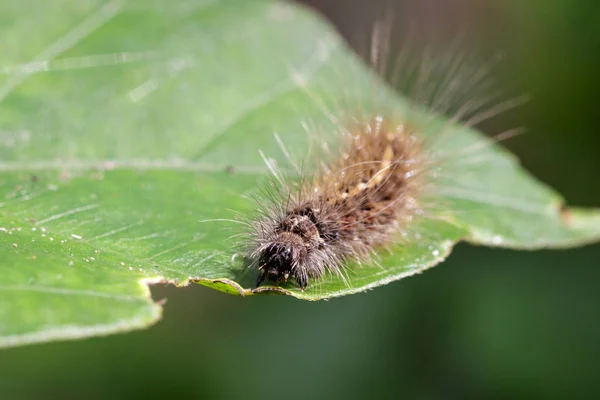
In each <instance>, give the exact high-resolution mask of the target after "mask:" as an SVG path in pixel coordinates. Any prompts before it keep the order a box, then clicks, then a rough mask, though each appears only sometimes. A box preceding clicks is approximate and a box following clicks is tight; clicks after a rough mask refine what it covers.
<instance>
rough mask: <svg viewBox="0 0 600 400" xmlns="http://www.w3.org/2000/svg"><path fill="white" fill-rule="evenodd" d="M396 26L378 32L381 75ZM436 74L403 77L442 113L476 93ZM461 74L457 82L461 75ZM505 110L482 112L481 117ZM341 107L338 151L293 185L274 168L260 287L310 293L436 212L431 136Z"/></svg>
mask: <svg viewBox="0 0 600 400" xmlns="http://www.w3.org/2000/svg"><path fill="white" fill-rule="evenodd" d="M390 27H391V23H390V22H389V21H383V22H380V23H379V24H378V25H377V26H376V27H375V29H374V30H373V35H372V40H371V48H370V57H369V60H370V64H371V68H372V69H373V71H374V72H375V73H376V75H375V77H374V79H377V78H379V77H380V76H381V75H384V74H385V72H386V63H387V55H388V52H389V49H388V45H389V41H388V39H389V35H390ZM446 62H447V63H448V65H446V66H445V68H446V69H450V68H455V67H456V65H455V64H454V62H455V60H454V59H453V58H449V59H447V60H446ZM405 64H407V63H405ZM401 67H406V65H401ZM394 69H396V68H394ZM442 69H443V68H442ZM437 72H439V71H437V70H435V68H431V65H430V64H428V63H422V64H419V63H417V64H415V65H409V67H406V68H405V70H404V73H405V74H407V75H411V76H413V77H414V78H413V81H416V82H412V84H413V85H414V86H415V87H416V89H414V88H413V89H412V90H410V92H411V94H413V95H414V96H413V97H415V98H416V100H417V103H421V104H425V105H437V106H438V107H437V110H438V111H439V109H440V108H443V107H446V106H448V104H450V103H451V102H452V101H457V99H458V98H459V97H460V95H463V94H464V91H466V90H471V89H473V87H472V86H469V85H465V87H463V88H462V89H461V90H460V91H457V90H456V89H455V88H454V87H453V83H454V80H449V81H448V82H446V83H445V87H444V88H443V90H440V87H439V86H440V85H439V84H435V85H430V82H429V81H428V80H429V79H435V77H433V75H434V74H435V73H437ZM469 72H470V71H469ZM396 73H400V71H396ZM461 73H463V74H466V73H467V72H465V71H462V72H461ZM453 74H454V78H456V76H458V75H459V73H456V72H454V73H453ZM470 78H471V80H470V81H469V84H470V85H475V84H477V83H479V81H480V77H477V76H473V77H470ZM421 80H423V81H424V82H420V81H421ZM428 85H430V86H431V87H428ZM442 86H444V85H442ZM423 87H425V88H426V89H423ZM469 100H471V99H469ZM508 105H509V106H511V105H512V104H508ZM481 106H482V105H481V104H477V102H470V103H469V102H467V104H464V105H463V107H460V108H459V109H458V110H457V111H456V113H455V117H456V119H460V118H462V117H463V116H464V115H467V114H470V113H473V112H474V111H477V110H478V109H479V108H480V107H481ZM504 108H506V105H502V107H499V108H498V109H496V110H491V111H490V110H488V111H487V112H484V113H483V114H478V115H477V116H476V117H473V118H474V119H473V121H477V122H478V121H480V120H481V119H482V118H481V116H482V115H483V116H484V117H487V116H490V115H494V114H495V113H496V112H499V111H502V110H503V109H504ZM443 111H447V110H443ZM339 113H340V114H342V117H340V118H336V121H337V125H338V128H339V131H340V132H339V136H340V140H339V142H340V144H339V147H338V150H337V151H336V152H335V154H333V155H330V156H329V158H328V159H327V160H326V161H325V162H324V163H323V165H320V166H318V167H317V168H316V169H315V170H314V171H312V175H310V176H309V177H307V176H304V178H302V179H301V180H300V181H292V182H286V181H283V180H282V179H281V178H279V176H278V175H279V174H278V173H277V172H276V171H274V170H273V167H272V166H270V168H271V169H272V172H273V175H274V176H275V178H277V180H278V181H279V183H280V185H279V186H277V185H273V186H272V187H273V190H271V193H270V194H269V197H270V199H269V204H266V205H265V204H262V205H261V209H260V215H259V216H257V217H255V218H252V219H250V220H249V221H248V223H249V224H250V226H251V227H252V228H251V232H250V233H249V244H248V246H247V248H248V250H247V254H248V255H249V258H250V259H251V260H252V266H253V267H255V268H256V269H258V271H259V272H258V278H257V282H256V285H257V286H258V285H260V284H261V283H262V282H263V281H264V280H265V279H267V278H268V279H269V280H271V281H273V282H274V283H276V284H280V283H282V282H287V281H288V280H294V281H295V282H296V283H297V284H298V285H299V287H300V288H301V289H305V288H306V287H307V286H308V284H309V281H310V280H311V279H319V278H321V277H323V276H324V275H325V274H327V273H332V274H335V275H338V276H340V277H341V278H342V279H345V277H344V268H345V266H346V265H347V263H348V262H349V261H358V262H371V261H374V256H375V255H376V254H377V251H378V250H379V249H380V248H382V247H386V246H387V245H388V244H393V243H396V242H398V241H399V240H401V239H400V236H401V234H402V233H404V232H406V231H407V230H410V226H411V224H412V222H413V221H414V220H415V219H416V218H421V217H423V216H426V215H427V214H428V213H429V211H428V210H427V209H426V205H425V202H424V200H423V198H422V193H423V192H424V190H425V189H426V187H427V186H428V184H429V183H430V182H431V181H432V180H434V171H435V168H434V166H436V165H437V164H438V162H439V160H437V159H436V157H434V155H433V154H432V153H431V152H429V151H426V150H425V137H424V135H423V134H422V132H420V130H419V129H417V128H414V127H413V126H412V124H411V123H410V121H409V120H408V119H407V118H406V115H404V114H403V113H396V112H394V110H388V109H382V110H374V111H369V112H367V113H360V112H359V113H356V114H353V113H351V112H350V111H348V110H341V111H339ZM440 129H443V127H442V128H440ZM510 133H511V134H512V131H511V132H510ZM267 164H268V162H267Z"/></svg>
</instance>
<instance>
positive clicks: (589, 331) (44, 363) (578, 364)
mask: <svg viewBox="0 0 600 400" xmlns="http://www.w3.org/2000/svg"><path fill="white" fill-rule="evenodd" d="M306 3H311V4H312V5H313V6H315V7H316V8H318V9H320V10H321V11H322V12H323V13H324V14H326V15H327V16H328V17H329V18H331V19H332V20H333V21H334V22H335V23H336V24H337V25H338V27H339V29H340V31H341V32H343V33H344V34H345V35H347V36H349V37H351V36H352V35H353V33H354V32H358V31H364V30H365V29H367V28H368V27H369V26H370V25H369V24H370V23H371V19H372V18H373V17H374V16H376V15H377V13H378V12H379V10H378V9H377V7H376V6H374V4H375V3H378V4H379V3H385V4H386V5H387V6H389V5H390V4H392V5H393V6H398V10H400V12H398V11H397V12H398V14H399V15H401V18H400V19H401V20H402V18H405V19H406V18H408V19H410V18H416V17H414V16H415V15H418V18H419V21H422V22H421V23H422V24H423V25H421V26H423V27H425V28H428V27H431V29H439V28H440V27H447V26H449V27H452V26H453V25H458V26H466V27H468V28H469V31H470V32H472V35H474V36H475V37H477V38H479V39H482V40H484V42H487V43H489V48H490V49H491V48H499V49H503V50H504V51H505V52H506V54H507V57H506V58H505V62H503V63H502V70H501V73H500V75H499V76H500V82H499V84H501V85H506V86H507V87H510V88H516V89H517V90H520V91H522V92H527V93H530V94H531V96H532V100H531V101H530V102H529V103H528V104H527V105H526V106H523V107H520V108H519V109H518V110H516V111H515V112H512V113H511V114H510V116H509V118H510V119H511V122H513V121H517V123H518V124H519V125H524V126H526V127H527V128H528V133H527V134H526V135H524V136H521V137H518V138H515V139H512V140H510V141H508V142H506V143H504V145H505V146H507V147H509V148H510V149H511V150H513V151H514V152H515V153H517V154H518V155H519V157H520V158H521V159H522V160H523V163H524V165H525V166H526V168H527V169H529V170H530V171H532V172H533V173H534V174H535V175H536V176H538V177H539V178H540V179H542V180H543V181H545V182H547V183H549V184H550V185H551V186H553V187H555V188H556V189H558V190H559V191H560V192H561V193H563V194H564V195H565V197H566V198H567V199H568V201H569V203H571V204H575V205H589V206H600V185H599V184H598V183H597V182H598V177H597V175H598V173H599V172H600V135H598V132H599V129H598V125H599V124H600V122H599V121H598V118H599V115H600V100H599V99H600V96H599V92H600V82H599V81H600V75H599V74H598V71H600V62H599V59H598V54H600V3H599V2H597V1H595V0H588V1H586V0H528V1H516V0H514V1H502V0H486V1H481V0H452V1H450V0H421V1H418V0H414V1H405V2H402V4H400V5H397V4H396V2H393V1H386V2H372V1H368V0H365V1H349V0H337V1H335V0H329V1H325V0H321V1H319V0H312V1H306ZM489 129H490V131H493V129H494V127H493V126H490V127H489ZM491 133H493V132H491ZM599 289H600V246H599V245H596V246H589V247H586V248H581V249H575V250H569V251H539V252H533V253H528V252H512V251H506V250H492V249H485V248H475V247H471V246H468V245H459V246H458V247H457V249H456V251H455V252H454V253H453V254H452V256H451V257H450V259H449V260H448V261H447V262H445V263H443V264H442V265H440V266H438V267H436V268H434V269H432V270H430V271H428V272H426V273H425V274H423V275H419V276H416V277H412V278H409V279H406V280H403V281H401V282H396V283H393V284H390V285H388V286H385V287H381V288H378V289H376V290H374V291H372V292H369V293H367V294H360V295H353V296H348V297H345V298H341V299H335V300H331V301H328V302H318V303H308V302H303V301H299V300H294V299H290V298H283V297H271V296H269V297H256V298H248V299H244V298H239V297H233V296H228V295H225V294H221V293H217V292H215V291H212V290H210V289H207V288H204V287H201V286H196V285H192V286H191V287H188V288H186V289H175V288H173V287H156V288H154V289H153V294H154V296H155V297H156V298H163V297H167V298H168V302H167V304H166V306H165V312H164V315H165V316H164V320H163V321H162V322H160V323H159V324H158V325H156V326H155V327H152V328H150V329H148V330H146V331H140V332H133V333H129V334H126V335H116V336H111V337H106V338H92V339H88V340H84V341H75V342H65V343H51V344H44V345H35V346H29V347H23V348H15V349H10V350H5V351H1V352H0V399H29V398H32V399H35V398H39V399H47V398H57V399H63V398H86V399H99V398H113V399H119V398H144V397H149V396H151V395H155V396H160V397H168V396H173V397H175V396H176V397H181V398H188V397H198V398H202V397H206V398H216V397H242V396H244V397H247V398H313V397H319V398H344V397H346V398H366V397H373V398H400V397H402V398H408V399H465V398H473V399H482V398H486V399H489V398H491V399H514V398H527V399H532V398H543V399H551V398H557V399H563V398H564V399H566V398H569V399H572V398H600V385H599V382H600V365H599V364H600V343H599V341H600V313H599V309H600V291H599Z"/></svg>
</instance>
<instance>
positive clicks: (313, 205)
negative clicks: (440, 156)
mask: <svg viewBox="0 0 600 400" xmlns="http://www.w3.org/2000/svg"><path fill="white" fill-rule="evenodd" d="M346 136H347V138H346V144H345V146H344V150H343V151H342V152H341V154H340V156H339V158H337V159H334V160H333V161H331V162H330V164H329V165H328V166H327V167H326V168H324V169H323V170H324V171H326V172H323V173H321V174H319V175H317V176H316V177H315V178H314V179H313V181H312V182H310V183H309V184H306V185H303V186H302V187H300V188H298V189H297V192H296V193H295V194H293V195H292V197H290V198H289V200H288V201H287V202H286V204H285V205H284V206H283V207H281V208H280V210H278V211H275V212H273V213H269V214H267V215H265V216H264V217H263V218H262V219H259V220H257V221H255V229H256V232H255V238H256V239H255V243H254V245H253V246H254V250H253V251H252V253H251V256H252V258H254V259H255V260H256V261H257V263H258V269H259V270H260V271H261V273H260V276H259V278H258V281H257V286H258V285H260V283H261V282H262V281H263V280H264V279H265V278H266V277H268V278H269V279H270V280H272V281H274V282H276V283H279V282H281V281H287V280H288V278H289V277H292V278H293V279H295V280H296V282H297V283H298V285H300V288H302V289H304V288H306V286H307V285H308V281H309V278H319V277H321V276H323V275H324V274H325V272H326V271H329V272H332V273H335V274H340V275H341V270H340V268H341V265H343V264H344V263H345V262H346V261H347V260H348V259H350V258H353V259H358V260H366V259H368V258H369V257H370V255H371V252H372V251H373V249H375V248H376V247H378V246H380V245H382V244H384V243H385V242H386V241H388V240H389V238H390V235H391V234H393V232H395V231H397V230H398V229H399V227H401V226H402V224H403V223H405V222H406V221H407V220H410V219H411V217H412V216H413V215H414V214H415V213H418V212H419V206H418V203H417V201H416V196H417V195H418V192H419V190H420V188H421V187H422V184H421V182H419V180H420V178H421V177H422V168H423V165H424V164H423V162H422V161H421V160H420V147H421V146H420V143H419V140H418V139H417V137H416V136H415V135H414V134H413V132H411V131H410V130H408V129H406V128H405V127H404V125H402V124H395V123H394V122H393V121H390V120H387V119H385V118H384V117H382V116H374V117H373V118H372V119H371V120H370V121H369V122H368V123H366V124H364V125H360V124H356V126H355V127H354V128H353V129H351V130H349V131H348V134H347V135H346ZM273 211H274V210H273Z"/></svg>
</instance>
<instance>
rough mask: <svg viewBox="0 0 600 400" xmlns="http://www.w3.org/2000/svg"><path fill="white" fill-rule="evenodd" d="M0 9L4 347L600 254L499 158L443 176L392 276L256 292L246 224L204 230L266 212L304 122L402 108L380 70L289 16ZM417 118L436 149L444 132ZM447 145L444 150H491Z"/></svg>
mask: <svg viewBox="0 0 600 400" xmlns="http://www.w3.org/2000/svg"><path fill="white" fill-rule="evenodd" d="M0 7H1V8H2V10H1V11H2V12H1V13H0V14H1V15H2V16H3V21H2V22H3V23H2V24H1V25H0V37H1V38H2V44H3V46H2V53H1V55H0V57H1V58H0V68H1V71H2V76H0V249H2V250H1V253H0V254H1V260H0V346H14V345H21V344H26V343H32V342H41V341H48V340H55V339H68V338H76V337H85V336H91V335H100V334H108V333H113V332H118V331H127V330H131V329H136V328H142V327H145V326H148V325H150V324H152V323H154V322H156V321H157V320H158V319H159V318H160V315H161V307H160V305H158V304H157V303H155V302H154V301H153V300H152V299H151V298H150V293H149V290H148V284H150V283H157V282H170V283H175V284H178V285H186V284H188V283H189V282H191V281H193V282H198V283H200V284H202V285H206V286H209V287H212V288H214V289H217V290H221V291H223V292H227V293H232V294H241V295H251V294H257V293H263V292H279V293H284V294H289V295H293V296H295V297H298V298H302V299H307V300H317V299H323V298H329V297H334V296H341V295H345V294H350V293H355V292H361V291H365V290H366V289H369V288H373V287H376V286H379V285H383V284H386V283H389V282H391V281H394V280H398V279H400V278H402V277H405V276H409V275H413V274H415V273H418V272H421V271H423V270H424V269H426V268H429V267H431V266H433V265H435V264H437V263H439V262H440V261H442V260H443V259H444V258H445V257H446V256H447V255H448V254H449V252H450V251H451V249H452V246H453V245H454V244H455V243H456V242H457V241H459V240H468V241H471V242H474V243H480V244H486V245H494V246H506V247H512V248H527V249H532V248H540V247H564V246H573V245H578V244H583V243H587V242H591V241H594V240H598V239H599V238H600V212H599V211H597V210H567V209H562V208H561V203H562V201H561V199H560V197H559V196H558V195H556V194H555V193H554V192H553V191H551V190H550V189H548V188H546V187H544V186H543V185H541V184H539V183H537V182H535V181H534V180H533V179H532V178H531V177H529V175H527V173H525V172H524V171H522V170H521V169H520V168H519V166H518V165H517V163H516V162H515V160H514V159H513V158H512V157H511V156H510V155H508V154H507V153H506V152H505V151H503V150H501V149H499V148H498V147H495V146H487V145H486V146H484V147H483V148H482V149H481V151H480V152H479V153H478V157H479V156H482V157H479V158H481V160H482V161H481V162H456V163H455V164H452V163H449V164H448V168H447V169H446V170H445V175H444V176H443V177H442V179H441V184H440V186H439V188H438V190H439V193H437V197H435V199H436V200H438V201H439V206H440V207H443V208H444V209H445V211H444V212H443V213H442V216H443V217H442V218H424V219H422V220H420V221H418V222H417V223H416V224H415V226H414V227H413V228H412V229H411V230H410V232H409V233H408V234H407V237H405V238H404V240H403V243H402V245H401V246H399V247H398V248H397V249H394V251H393V252H392V253H391V254H387V253H386V254H382V255H381V259H380V260H379V263H378V264H379V265H364V266H360V267H357V268H353V269H351V271H350V272H349V276H348V281H347V282H344V281H343V280H342V279H340V278H339V277H327V278H326V279H325V280H324V281H323V282H319V283H315V284H313V285H311V286H310V287H309V288H308V290H306V291H305V292H302V291H300V290H298V289H297V288H295V287H294V286H293V285H288V286H286V287H283V288H277V287H270V286H265V287H261V288H259V289H258V290H252V284H251V282H252V279H253V276H251V273H248V271H247V269H246V267H245V265H244V262H243V260H242V258H241V257H236V256H235V250H233V248H232V241H230V240H229V241H228V240H227V238H228V237H229V236H230V235H232V234H234V233H236V232H238V231H239V230H238V229H237V228H238V225H236V224H228V223H227V222H222V221H214V222H201V221H207V220H215V219H230V218H233V217H234V214H233V213H232V211H230V210H235V211H237V212H240V213H241V214H242V215H250V213H251V212H253V211H254V209H255V208H256V204H255V203H254V201H253V200H252V199H251V198H250V197H249V195H250V194H252V193H256V192H257V190H258V189H259V188H260V187H261V185H262V184H263V183H265V182H266V180H267V179H269V178H268V171H267V168H265V164H264V162H263V160H262V159H261V157H260V156H259V153H258V150H259V149H261V150H262V151H263V152H264V153H265V154H267V155H268V156H269V157H273V158H275V159H276V160H278V161H279V163H280V165H284V164H285V163H286V157H285V156H284V154H282V151H281V149H280V148H279V147H278V144H277V141H276V140H275V139H274V137H273V132H278V133H279V134H280V136H281V138H282V140H283V141H284V142H285V144H286V147H288V148H289V149H291V151H292V157H293V158H295V159H301V157H302V155H303V154H304V153H305V149H307V148H308V147H309V140H310V139H309V135H307V134H306V133H305V131H304V129H303V122H304V121H312V122H313V123H314V124H315V125H316V126H319V127H322V129H321V130H319V133H324V132H325V133H326V132H333V130H332V129H328V128H331V127H332V126H331V121H329V119H328V116H327V113H324V110H323V109H324V108H334V106H335V105H339V104H343V102H344V101H347V100H348V97H349V93H350V95H351V96H356V100H357V101H358V102H359V103H363V104H364V105H365V107H377V106H378V105H379V106H381V105H383V106H385V107H386V108H394V109H397V110H405V111H406V110H407V103H406V102H405V101H404V100H403V99H401V98H399V97H397V96H396V95H395V94H392V93H391V92H390V91H389V90H387V89H386V88H384V87H382V88H378V90H377V92H378V93H381V94H382V95H381V96H380V98H378V99H377V101H376V102H373V99H372V97H371V94H372V90H371V89H372V86H373V85H374V83H373V80H372V78H371V75H370V74H369V72H368V71H367V69H366V68H364V67H363V66H362V64H360V63H359V62H358V61H357V59H356V57H354V56H353V55H352V53H351V52H350V51H349V50H348V49H347V47H346V46H345V45H344V44H343V42H342V40H341V39H340V38H339V37H338V35H337V34H336V33H335V32H334V31H333V30H332V28H331V27H329V26H328V25H327V24H325V23H324V22H323V21H322V20H321V19H319V18H317V17H316V16H315V15H313V14H312V13H310V12H308V11H307V10H304V9H300V8H297V7H295V6H292V5H291V4H286V3H277V2H270V1H251V2H250V1H246V0H237V1H232V0H229V1H212V0H207V1H205V2H193V1H189V0H172V1H169V2H164V1H159V0H155V1H131V2H125V1H122V2H121V1H115V0H113V1H110V2H108V3H106V2H105V1H102V2H101V1H94V0H90V1H86V2H80V1H70V2H69V1H63V2H62V3H61V6H60V7H57V5H56V3H55V2H52V4H50V3H48V4H46V3H45V2H29V1H12V2H4V3H3V5H2V6H0ZM33 8H35V10H36V12H35V13H32V12H31V10H32V9H33ZM38 16H43V18H42V17H38ZM302 81H303V82H305V85H301V84H300V83H301V82H302ZM336 82H337V83H336ZM347 82H351V83H352V88H350V89H349V88H348V85H347ZM344 83H346V84H344ZM303 86H305V87H303ZM315 99H320V100H315ZM412 118H413V119H414V123H415V125H416V126H420V127H421V128H422V129H423V131H424V133H425V132H426V131H428V130H429V131H431V132H432V134H435V132H438V131H439V130H435V129H433V128H434V124H431V123H427V124H425V123H424V122H422V123H421V125H419V124H420V123H419V117H417V116H413V117H412ZM428 120H429V121H431V119H430V118H429V119H428ZM434 121H438V120H436V119H434ZM438 122H439V123H445V122H443V121H441V120H440V121H438ZM447 131H448V132H450V133H452V134H451V135H449V137H452V138H453V140H452V141H451V142H450V143H445V144H444V150H445V151H448V152H452V151H454V150H457V149H464V148H468V147H469V146H472V145H474V144H475V145H477V144H481V143H482V140H483V139H482V137H481V136H480V135H479V134H477V133H475V132H473V131H471V130H468V129H466V128H462V127H460V126H454V125H448V126H447V127H446V129H444V132H447ZM454 131H455V132H454ZM458 151H460V150H458ZM248 282H250V283H248Z"/></svg>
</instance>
